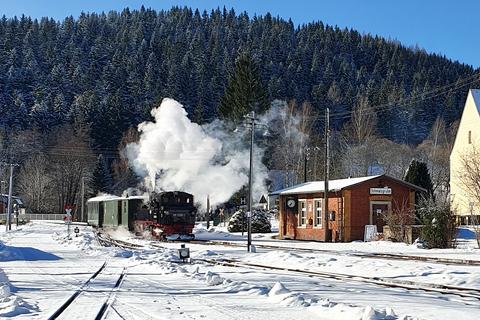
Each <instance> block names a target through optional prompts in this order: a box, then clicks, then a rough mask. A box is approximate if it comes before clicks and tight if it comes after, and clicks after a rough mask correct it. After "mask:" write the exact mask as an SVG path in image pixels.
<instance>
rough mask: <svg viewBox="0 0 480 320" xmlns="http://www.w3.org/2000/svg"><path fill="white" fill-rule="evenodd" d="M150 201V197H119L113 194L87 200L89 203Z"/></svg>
mask: <svg viewBox="0 0 480 320" xmlns="http://www.w3.org/2000/svg"><path fill="white" fill-rule="evenodd" d="M136 199H140V200H148V196H129V197H119V196H115V195H111V194H105V195H101V196H97V197H93V198H90V199H88V200H87V202H100V201H113V200H136Z"/></svg>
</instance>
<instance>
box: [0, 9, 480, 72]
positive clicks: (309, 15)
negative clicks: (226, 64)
mask: <svg viewBox="0 0 480 320" xmlns="http://www.w3.org/2000/svg"><path fill="white" fill-rule="evenodd" d="M0 4H1V6H0V14H2V15H6V16H7V17H12V16H14V15H17V16H19V15H22V14H25V15H28V16H32V17H35V18H40V17H43V16H48V17H53V18H55V19H57V20H61V19H63V18H64V17H66V16H69V15H73V16H74V17H77V16H78V15H79V14H80V13H81V12H82V11H84V12H102V11H105V12H108V11H110V10H121V9H123V8H125V7H129V8H132V9H136V8H139V7H140V6H141V5H142V4H143V5H144V6H145V7H151V8H154V9H169V8H171V7H172V6H174V5H177V6H188V7H192V8H199V9H201V10H203V9H207V10H210V9H212V8H216V7H223V6H225V7H227V8H232V7H233V8H234V9H235V11H237V12H240V11H247V12H248V13H249V14H250V15H253V14H255V13H256V14H258V15H263V14H265V13H266V12H270V13H271V14H272V15H274V16H280V17H282V18H285V19H288V18H291V19H292V20H293V22H294V23H295V24H302V23H307V22H311V21H318V20H321V21H323V22H325V23H328V24H330V25H338V26H339V27H341V28H344V27H348V28H353V29H356V30H358V31H360V32H363V33H371V34H374V35H375V34H376V35H380V36H383V37H386V38H391V39H397V40H399V41H400V42H402V43H403V44H404V45H406V46H414V45H418V46H419V47H421V48H424V49H426V50H427V51H428V52H435V53H440V54H443V55H445V56H447V57H448V58H450V59H453V60H458V61H460V62H462V63H466V64H470V65H473V66H474V67H475V68H478V67H480V36H479V31H480V29H479V18H480V1H478V0H435V1H433V0H396V1H391V0H337V1H335V0H328V1H327V0H317V1H315V0H296V1H291V0H277V1H273V0H263V1H262V0H256V1H255V0H242V1H240V0H238V1H213V0H203V1H198V0H197V1H173V0H157V1H153V0H152V1H147V0H144V1H139V0H82V1H73V0H68V1H67V0H63V1H62V0H0Z"/></svg>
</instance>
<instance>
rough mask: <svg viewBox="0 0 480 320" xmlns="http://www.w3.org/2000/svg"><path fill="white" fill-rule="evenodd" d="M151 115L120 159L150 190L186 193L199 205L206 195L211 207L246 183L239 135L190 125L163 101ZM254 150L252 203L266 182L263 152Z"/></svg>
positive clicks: (218, 126)
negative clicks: (151, 117) (126, 157)
mask: <svg viewBox="0 0 480 320" xmlns="http://www.w3.org/2000/svg"><path fill="white" fill-rule="evenodd" d="M151 114H152V116H153V117H154V121H153V122H144V123H142V124H140V125H139V127H138V130H139V131H140V141H139V142H138V143H132V144H129V145H128V146H127V148H126V154H127V156H128V158H129V161H130V163H131V164H132V165H133V168H134V170H135V171H136V172H137V174H139V175H141V176H143V177H145V180H146V181H145V182H146V185H147V186H148V185H150V186H152V187H151V189H152V190H155V191H162V190H163V191H172V190H180V191H185V192H189V193H192V194H193V195H194V196H195V198H196V201H197V202H199V203H200V204H201V205H202V204H203V205H204V204H205V202H206V198H207V195H208V196H209V197H210V203H211V204H212V206H215V205H217V204H220V203H223V202H226V201H228V200H229V199H230V197H231V196H232V195H233V194H234V193H235V192H236V191H238V190H240V189H241V188H242V186H244V185H246V184H247V183H248V169H249V145H248V144H246V143H245V141H244V139H243V137H244V134H243V133H242V132H237V133H234V134H231V133H230V132H228V131H227V130H226V129H225V127H224V125H223V123H222V122H220V121H218V120H217V121H214V122H212V123H210V124H207V125H205V126H200V125H198V124H196V123H193V122H191V121H190V120H189V119H188V117H187V112H186V111H185V110H184V109H183V106H182V105H181V104H179V103H178V102H176V101H175V100H172V99H164V100H163V101H162V103H161V105H160V107H158V108H154V109H153V110H152V111H151ZM244 130H245V129H244ZM247 130H248V129H247ZM255 150H256V152H255V155H254V170H255V172H254V175H253V176H254V188H253V192H254V196H253V200H254V203H255V202H257V201H258V200H259V198H260V196H261V194H263V193H265V192H266V187H265V186H264V181H265V179H266V177H267V170H266V168H265V166H264V165H263V164H262V162H261V158H262V154H263V150H261V149H259V148H258V147H256V148H255ZM257 198H258V199H257Z"/></svg>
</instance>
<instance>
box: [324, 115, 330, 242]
mask: <svg viewBox="0 0 480 320" xmlns="http://www.w3.org/2000/svg"><path fill="white" fill-rule="evenodd" d="M329 140H330V109H329V108H327V110H326V111H325V177H324V188H323V213H324V214H323V216H324V218H323V222H324V225H325V227H324V228H325V242H329V241H331V233H330V228H329V225H328V191H329V187H328V179H329V178H330V177H329V176H330V141H329Z"/></svg>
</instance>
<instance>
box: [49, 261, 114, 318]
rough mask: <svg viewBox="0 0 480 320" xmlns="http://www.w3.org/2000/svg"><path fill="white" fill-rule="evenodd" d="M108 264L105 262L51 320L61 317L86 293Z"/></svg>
mask: <svg viewBox="0 0 480 320" xmlns="http://www.w3.org/2000/svg"><path fill="white" fill-rule="evenodd" d="M106 265H107V262H106V261H105V262H104V263H103V264H102V266H101V267H100V268H99V269H98V270H97V271H95V273H94V274H92V276H91V277H90V278H88V280H87V281H86V282H85V283H84V284H83V285H82V286H81V287H80V288H78V289H77V290H75V292H74V293H73V294H72V295H71V296H70V297H69V298H68V299H67V301H65V302H64V303H63V304H62V305H61V306H60V308H58V309H57V310H56V311H55V312H54V313H53V314H52V315H51V316H50V317H48V319H49V320H53V319H57V318H58V316H60V315H61V314H62V313H63V312H64V311H65V310H66V309H67V308H68V307H69V306H70V305H71V304H72V302H73V301H74V300H75V299H76V298H77V297H78V296H79V295H80V294H81V293H82V292H84V291H85V288H86V287H87V286H88V285H89V284H90V282H91V281H92V280H93V279H95V278H96V277H97V276H98V275H99V274H100V273H101V272H102V271H103V270H104V269H105V267H106Z"/></svg>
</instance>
